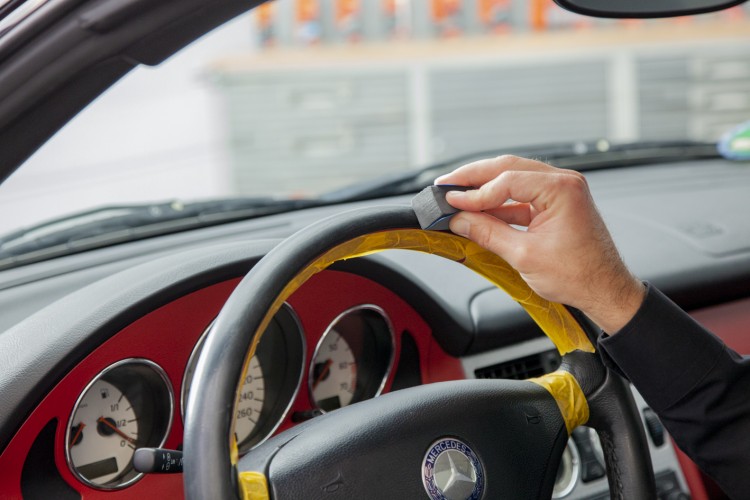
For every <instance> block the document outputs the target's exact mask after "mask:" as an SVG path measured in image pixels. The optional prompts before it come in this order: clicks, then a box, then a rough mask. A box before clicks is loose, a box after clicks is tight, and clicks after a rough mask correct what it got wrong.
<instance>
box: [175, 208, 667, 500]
mask: <svg viewBox="0 0 750 500" xmlns="http://www.w3.org/2000/svg"><path fill="white" fill-rule="evenodd" d="M392 248H399V249H410V250H415V251H420V252H427V253H431V254H435V255H440V256H442V257H445V258H448V259H451V260H454V261H456V262H461V263H463V264H464V265H465V266H467V267H469V268H471V269H473V270H474V271H476V272H478V273H479V274H481V275H483V276H485V277H486V278H487V279H489V280H490V281H492V282H494V283H495V284H497V285H498V286H499V287H501V288H502V289H504V290H505V291H506V292H508V293H509V294H510V295H511V297H513V298H514V299H515V300H516V301H518V302H519V303H520V304H521V305H522V306H523V307H524V308H525V309H526V311H527V312H528V313H529V315H530V316H531V317H532V318H533V319H534V321H536V322H537V324H539V326H540V327H541V328H542V330H543V331H544V332H545V333H546V334H547V336H549V337H550V339H552V341H553V342H554V343H555V345H556V346H557V348H558V351H559V352H560V354H561V355H562V365H561V367H560V369H559V370H557V371H556V372H554V373H551V374H548V375H545V376H543V377H539V378H537V379H529V380H525V381H514V380H463V381H453V382H442V383H437V384H429V385H424V386H419V387H414V388H409V389H403V390H399V391H395V392H393V393H390V394H385V395H383V396H380V397H378V398H374V399H371V400H368V401H363V402H361V403H357V404H354V405H352V406H348V407H345V408H341V409H338V410H336V411H334V412H331V413H327V414H325V415H322V416H320V417H316V418H314V419H311V420H309V421H307V422H305V423H303V424H300V425H297V426H296V427H294V428H292V429H290V430H288V431H285V432H283V433H280V434H279V435H277V436H275V437H273V438H271V439H269V440H268V441H266V442H265V443H264V444H262V445H260V446H258V447H257V448H255V449H254V450H253V451H251V452H250V453H248V454H247V455H246V456H244V457H243V458H242V459H241V460H240V459H239V457H238V454H237V446H236V441H235V439H234V430H233V415H234V412H233V408H234V405H235V402H236V400H237V397H238V395H237V388H238V381H239V380H240V379H241V376H242V374H243V373H244V371H245V370H246V369H247V365H248V363H249V360H250V359H251V357H252V356H253V354H254V352H255V348H256V346H257V345H258V341H259V340H260V337H261V335H262V333H263V332H264V331H265V329H266V327H267V326H268V324H269V322H270V321H271V319H272V318H273V316H274V314H275V313H276V312H277V311H278V309H279V308H280V307H281V306H282V304H283V303H284V301H285V300H286V299H287V298H288V297H289V296H290V295H291V294H292V293H294V291H295V290H296V289H297V288H299V287H300V286H301V285H302V284H303V283H304V282H305V281H306V280H307V279H309V278H310V277H311V276H312V275H314V274H315V273H317V272H319V271H321V270H323V269H325V268H326V267H328V266H329V265H330V264H332V263H333V262H335V261H337V260H342V259H347V258H352V257H357V256H362V255H366V254H370V253H374V252H377V251H381V250H386V249H392ZM581 324H585V322H581V323H580V324H579V322H577V321H576V319H575V316H574V315H573V313H572V312H571V311H570V310H568V309H567V308H566V307H564V306H562V305H560V304H555V303H550V302H548V301H546V300H545V299H542V298H541V297H539V296H538V295H537V294H536V293H534V292H533V291H532V290H531V289H530V288H529V287H528V285H526V283H525V282H524V281H523V279H521V277H520V275H519V274H518V273H517V272H516V271H515V270H513V269H512V268H511V267H510V266H509V265H508V264H507V263H506V262H505V261H503V260H502V259H501V258H499V257H498V256H496V255H494V254H493V253H491V252H489V251H487V250H484V249H483V248H481V247H479V246H478V245H476V244H474V243H472V242H470V241H469V240H466V239H464V238H461V237H458V236H455V235H453V234H450V233H444V232H436V231H422V230H420V229H419V225H418V222H417V218H416V215H415V214H414V212H413V210H412V209H411V208H410V207H407V206H389V207H373V208H363V209H358V210H353V211H350V212H346V213H342V214H339V215H335V216H333V217H330V218H328V219H325V220H322V221H320V222H318V223H316V224H313V225H311V226H309V227H307V228H305V229H302V230H301V231H299V232H297V233H295V234H294V235H292V236H291V237H289V238H288V239H286V240H284V241H283V242H281V243H280V244H279V245H278V246H277V247H275V248H274V249H273V250H272V251H271V252H269V253H268V254H267V255H266V256H265V257H264V258H263V259H262V260H261V261H260V262H258V264H257V265H255V266H254V267H253V269H252V270H251V271H250V273H248V275H247V276H246V277H245V278H244V279H243V280H242V281H241V283H240V284H239V285H238V286H237V288H236V289H235V291H234V292H233V293H232V295H231V296H230V298H229V300H228V301H227V303H226V304H225V306H224V307H223V309H222V311H221V313H220V314H219V316H218V318H217V320H216V322H215V323H214V326H213V328H212V329H211V332H210V333H209V335H208V337H207V340H206V343H205V345H204V347H203V350H202V353H201V355H200V358H199V360H198V364H197V367H196V372H195V378H194V379H193V382H192V389H191V394H190V398H189V400H188V406H187V411H186V417H185V436H184V453H185V457H186V458H185V469H184V481H185V492H186V495H187V498H189V499H204V498H248V499H250V498H252V499H263V498H271V497H272V498H278V499H298V498H305V499H312V498H321V499H323V498H325V499H338V498H341V499H352V498H357V499H369V498H373V499H375V498H378V499H381V498H409V499H416V498H433V499H441V498H445V499H451V500H454V499H456V500H458V499H480V498H486V499H490V498H492V499H494V498H513V499H520V498H523V499H526V498H529V499H536V498H547V499H548V498H550V496H551V493H552V488H553V485H554V481H555V477H556V473H557V469H558V466H559V464H560V460H561V457H562V454H563V451H564V449H565V445H566V443H567V440H568V437H569V435H570V433H571V432H572V431H573V430H574V429H575V428H576V427H577V426H579V425H583V424H586V425H588V426H591V427H593V428H594V429H595V430H596V431H597V433H598V434H599V437H600V440H601V442H602V448H603V450H604V457H605V462H606V469H607V476H608V480H609V485H610V492H611V496H612V498H626V499H630V498H638V499H649V498H656V493H655V491H656V488H655V484H654V477H653V472H652V468H651V458H650V454H649V451H648V445H647V442H646V437H645V434H644V432H643V427H642V425H641V422H640V417H639V414H638V410H637V408H636V406H635V403H634V401H633V397H632V394H631V393H630V391H629V388H628V387H627V384H626V383H625V382H624V381H623V380H622V379H621V378H620V377H618V376H617V375H615V374H614V373H613V372H611V371H609V370H607V369H606V368H605V367H604V366H603V364H602V363H601V361H600V359H599V356H598V355H597V354H596V353H595V352H594V346H593V345H592V343H591V341H590V340H589V337H588V336H587V334H586V332H585V331H584V329H583V327H582V326H581Z"/></svg>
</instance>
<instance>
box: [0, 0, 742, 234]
mask: <svg viewBox="0 0 750 500" xmlns="http://www.w3.org/2000/svg"><path fill="white" fill-rule="evenodd" d="M749 13H750V10H749V9H748V7H746V6H745V7H743V6H740V7H736V8H733V9H731V10H729V11H725V12H720V13H715V14H710V15H703V16H697V17H695V18H691V19H671V20H648V21H618V20H594V19H589V18H584V17H581V16H578V15H575V14H571V13H568V12H566V11H563V10H561V9H560V8H558V7H556V6H555V5H554V4H553V3H552V2H551V1H546V0H534V1H531V2H519V1H517V0H513V1H511V0H480V1H473V2H470V1H468V0H465V1H460V0H433V1H431V2H426V1H419V2H418V1H417V0H412V1H409V0H383V1H378V0H337V1H335V2H328V3H324V2H318V1H316V0H277V1H276V2H274V3H269V4H266V5H265V6H263V7H262V8H260V9H256V11H254V12H252V13H249V14H248V15H245V16H242V17H240V18H238V19H237V20H235V21H233V22H231V23H229V24H228V25H226V26H224V27H222V28H220V29H218V30H216V31H215V32H213V33H211V34H209V35H207V36H206V37H204V38H203V39H202V40H200V41H198V42H196V43H194V44H193V45H191V46H190V47H188V48H187V49H185V50H183V51H182V52H180V53H178V54H177V55H175V56H173V57H172V58H171V59H169V60H168V61H167V62H165V63H163V64H162V65H160V66H158V67H155V68H150V67H142V68H137V69H136V70H134V71H133V72H132V73H131V74H130V75H128V76H127V77H126V78H125V79H123V81H122V82H120V83H118V84H117V85H116V86H115V87H113V88H112V89H110V90H109V91H108V92H106V93H105V94H104V95H102V96H101V97H100V98H99V99H97V100H96V101H95V102H94V103H93V104H92V105H90V106H89V107H88V108H87V109H86V110H84V111H83V112H82V113H81V114H80V115H79V116H78V117H76V118H75V119H74V120H73V121H72V122H71V123H70V124H69V125H67V126H66V127H65V128H64V129H62V130H61V131H60V132H59V133H58V134H57V135H56V136H55V137H54V138H53V139H52V140H51V141H50V142H49V143H48V144H46V145H45V146H44V147H42V148H41V149H40V150H39V151H38V152H37V153H36V154H35V155H34V156H33V157H32V158H30V159H29V160H28V161H27V162H26V164H25V165H23V166H22V167H21V168H20V169H19V170H18V171H17V172H16V173H15V174H14V175H13V176H12V177H11V178H10V179H9V180H8V181H7V182H6V183H4V184H3V185H2V186H0V209H2V210H4V211H5V212H4V213H13V214H14V216H13V217H4V218H2V219H0V234H1V233H7V232H8V231H11V230H14V229H17V228H19V227H24V226H27V227H28V226H30V225H33V224H36V223H38V222H40V221H43V220H49V219H51V218H55V217H60V216H61V215H65V214H70V213H74V212H78V211H82V210H90V209H92V208H96V207H101V206H107V205H118V204H130V203H146V202H164V201H171V200H184V201H190V200H202V199H213V198H222V197H235V196H252V197H260V196H263V197H267V196H276V197H280V198H309V197H317V196H320V195H321V194H323V193H326V192H328V191H331V190H334V189H338V188H341V187H343V186H346V185H349V184H352V183H356V182H362V181H367V180H370V179H375V178H378V177H380V176H383V175H389V174H395V173H400V172H408V171H409V170H413V169H415V168H418V167H424V166H426V165H429V164H432V163H435V162H439V161H444V160H447V159H450V158H454V157H459V156H461V155H467V154H468V155H470V154H472V153H476V152H481V151H485V150H502V149H503V148H506V147H515V146H522V145H533V144H545V143H551V142H568V143H570V142H575V141H583V140H596V139H600V138H603V139H607V140H609V141H619V142H624V141H625V142H626V141H637V140H651V141H656V140H666V139H694V140H709V141H713V140H716V139H717V138H718V137H719V136H720V135H721V133H723V131H725V130H727V129H728V128H730V127H731V126H733V125H734V124H737V123H740V122H742V121H744V120H746V119H748V117H749V116H750V94H749V93H748V91H747V89H748V88H750V64H749V63H748V62H747V57H746V54H747V43H748V38H747V35H746V34H747V33H748V32H750V30H748V28H749V27H750V20H748V16H749Z"/></svg>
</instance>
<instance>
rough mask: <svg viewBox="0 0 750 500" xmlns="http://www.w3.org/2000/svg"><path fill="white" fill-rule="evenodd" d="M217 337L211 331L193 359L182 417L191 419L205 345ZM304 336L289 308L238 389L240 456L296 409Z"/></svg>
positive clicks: (236, 415) (280, 314)
mask: <svg viewBox="0 0 750 500" xmlns="http://www.w3.org/2000/svg"><path fill="white" fill-rule="evenodd" d="M210 334H211V327H210V326H209V328H207V329H206V331H205V332H204V333H203V335H202V336H201V338H200V339H199V340H198V343H197V344H196V345H195V349H193V353H192V354H191V355H190V359H189V360H188V363H187V366H186V367H185V376H184V379H183V381H182V414H183V416H184V415H185V408H186V406H187V400H188V398H189V397H190V386H191V385H192V382H193V378H194V377H195V376H197V374H196V372H195V369H196V366H197V365H198V359H199V358H200V354H201V351H202V349H203V345H204V344H205V342H206V341H207V339H208V338H209V336H210ZM304 352H305V346H304V335H303V334H302V329H301V327H300V325H299V322H298V321H297V318H296V316H295V314H294V312H293V311H292V308H291V307H290V306H289V305H287V304H285V305H284V306H283V307H282V308H281V309H279V312H277V313H276V315H275V316H274V317H273V320H271V323H270V324H269V325H268V328H267V329H266V331H265V333H264V334H263V338H262V339H261V341H260V343H259V344H258V348H257V350H256V351H255V355H254V356H253V357H252V358H250V362H249V363H248V366H247V372H246V373H244V374H243V376H242V378H241V379H240V380H239V382H238V384H237V400H236V406H235V408H234V433H235V437H236V438H237V447H238V450H239V452H240V454H243V453H246V452H247V451H248V450H250V449H251V448H253V447H254V446H256V445H258V444H259V443H260V442H262V441H263V440H264V439H266V438H267V437H268V436H269V435H271V434H272V433H273V432H274V431H275V430H276V428H277V427H278V426H279V425H280V424H281V421H282V420H283V418H284V417H285V416H286V414H287V412H288V410H289V408H290V407H291V405H292V402H293V400H294V397H295V395H296V394H297V390H298V389H299V384H300V381H301V379H302V367H303V363H304Z"/></svg>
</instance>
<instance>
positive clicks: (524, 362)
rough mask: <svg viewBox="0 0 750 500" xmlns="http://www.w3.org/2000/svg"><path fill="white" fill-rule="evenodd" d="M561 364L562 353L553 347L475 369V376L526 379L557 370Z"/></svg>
mask: <svg viewBox="0 0 750 500" xmlns="http://www.w3.org/2000/svg"><path fill="white" fill-rule="evenodd" d="M559 366H560V355H559V354H558V353H557V351H555V350H554V349H553V350H550V351H545V352H540V353H538V354H532V355H531V356H526V357H524V358H518V359H514V360H512V361H506V362H505V363H498V364H496V365H492V366H486V367H483V368H477V369H476V370H474V376H475V377H476V378H507V379H514V380H525V379H527V378H531V377H541V376H542V375H544V374H545V373H549V372H552V371H555V370H557V368H558V367H559Z"/></svg>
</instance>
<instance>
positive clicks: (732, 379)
mask: <svg viewBox="0 0 750 500" xmlns="http://www.w3.org/2000/svg"><path fill="white" fill-rule="evenodd" d="M748 334H750V325H748ZM599 350H600V352H601V354H602V356H603V358H604V361H605V363H606V364H608V365H610V366H611V367H613V368H615V369H617V371H619V372H621V373H622V374H623V375H625V377H627V378H628V379H629V380H630V381H631V382H632V383H633V385H634V386H635V387H636V389H638V391H639V392H640V393H641V394H642V395H643V398H644V399H645V400H646V402H647V403H648V404H649V405H650V406H651V408H653V409H654V411H656V413H657V414H658V415H659V417H660V418H661V420H662V422H663V423H664V426H665V427H666V428H667V430H668V431H669V433H670V434H671V435H672V438H673V439H674V440H675V442H676V443H677V445H678V446H679V447H680V448H681V449H682V450H683V451H684V452H685V453H686V454H687V455H688V456H690V457H691V458H692V459H693V461H695V463H696V464H697V465H698V466H699V467H700V468H701V469H703V470H704V471H705V472H706V473H707V474H708V475H710V476H711V477H713V478H714V480H715V481H716V482H717V483H718V484H719V486H721V487H722V489H723V490H724V491H725V492H726V493H727V494H728V495H730V496H731V497H732V498H750V360H748V359H743V358H742V357H741V356H739V355H738V354H737V353H736V352H734V351H733V350H731V349H730V348H729V347H727V346H726V345H725V344H724V343H723V342H722V341H721V339H719V338H718V337H716V336H715V335H713V334H712V333H711V332H709V331H708V330H706V329H705V328H703V327H702V326H701V325H700V324H698V323H697V322H696V321H694V320H693V319H692V318H691V317H690V316H689V315H688V314H687V313H685V312H684V311H682V310H681V309H680V308H679V307H678V306H677V305H675V304H674V303H673V302H672V301H670V300H669V299H668V298H667V297H666V296H665V295H664V294H662V293H661V292H660V291H659V290H657V289H656V288H655V287H653V286H648V291H647V294H646V298H645V300H644V303H643V305H642V306H641V308H640V309H639V310H638V312H637V313H636V315H635V316H634V317H633V318H632V319H631V321H630V322H629V323H628V324H627V325H625V327H623V328H622V330H620V331H619V332H618V333H617V334H616V335H613V336H607V335H606V334H602V336H601V337H600V338H599ZM613 365H614V366H613Z"/></svg>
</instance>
